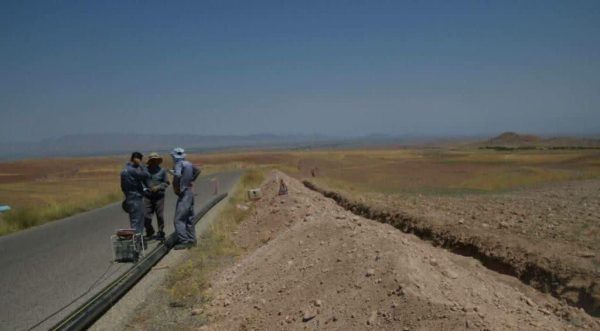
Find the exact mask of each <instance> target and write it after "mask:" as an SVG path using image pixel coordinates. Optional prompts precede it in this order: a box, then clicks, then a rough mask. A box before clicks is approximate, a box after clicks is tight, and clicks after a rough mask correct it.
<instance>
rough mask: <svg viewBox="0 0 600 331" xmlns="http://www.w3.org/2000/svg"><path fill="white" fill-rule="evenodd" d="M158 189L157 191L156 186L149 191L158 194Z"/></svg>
mask: <svg viewBox="0 0 600 331" xmlns="http://www.w3.org/2000/svg"><path fill="white" fill-rule="evenodd" d="M158 189H159V187H158V186H153V187H152V188H151V189H150V191H152V192H155V193H156V192H158Z"/></svg>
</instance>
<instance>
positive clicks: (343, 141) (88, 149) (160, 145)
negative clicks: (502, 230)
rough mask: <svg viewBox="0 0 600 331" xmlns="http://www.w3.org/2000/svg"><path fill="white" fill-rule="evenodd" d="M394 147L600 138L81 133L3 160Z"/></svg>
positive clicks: (4, 149) (23, 148)
mask: <svg viewBox="0 0 600 331" xmlns="http://www.w3.org/2000/svg"><path fill="white" fill-rule="evenodd" d="M385 145H388V146H393V145H413V146H415V145H417V146H425V147H432V146H456V145H461V146H465V147H468V146H471V147H479V148H496V147H506V148H529V147H565V148H566V147H585V148H600V139H597V138H595V137H594V138H576V137H556V138H542V137H538V136H534V135H521V134H517V133H514V132H505V133H503V134H501V135H499V136H497V137H494V138H492V139H489V140H483V138H482V137H481V136H479V137H477V136H463V137H432V136H430V137H424V136H418V135H410V134H406V135H385V134H371V135H366V136H361V137H345V138H340V137H331V136H325V135H276V134H255V135H193V134H184V135H173V134H171V135H154V134H153V135H150V134H78V135H67V136H63V137H60V138H55V139H46V140H41V141H37V142H21V143H0V160H10V159H23V158H38V157H64V156H94V155H115V154H128V153H131V152H132V151H141V152H150V151H157V152H165V151H169V150H171V149H172V148H173V147H175V146H181V147H183V148H185V149H186V150H188V151H190V152H208V151H218V150H227V149H284V148H285V149H308V148H325V147H350V146H352V147H365V148H366V147H370V146H385Z"/></svg>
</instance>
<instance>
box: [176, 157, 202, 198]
mask: <svg viewBox="0 0 600 331" xmlns="http://www.w3.org/2000/svg"><path fill="white" fill-rule="evenodd" d="M197 171H199V170H197ZM173 172H174V178H173V188H174V189H175V190H177V189H179V192H180V194H181V193H183V192H185V191H186V190H188V189H191V188H192V184H193V182H194V165H193V164H192V163H191V162H189V161H187V160H185V159H180V160H177V162H176V163H175V169H174V171H173Z"/></svg>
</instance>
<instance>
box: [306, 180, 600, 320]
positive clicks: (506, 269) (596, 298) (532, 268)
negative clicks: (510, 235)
mask: <svg viewBox="0 0 600 331" xmlns="http://www.w3.org/2000/svg"><path fill="white" fill-rule="evenodd" d="M303 183H304V185H305V186H306V187H307V188H309V189H311V190H313V191H316V192H319V193H321V194H323V195H324V196H325V197H328V198H331V199H333V200H334V201H335V202H336V203H337V204H338V205H340V206H342V207H343V208H345V209H347V210H349V211H351V212H352V213H354V214H356V215H359V216H362V217H365V218H368V219H372V220H376V221H379V222H381V223H386V224H390V225H392V226H394V227H395V228H397V229H399V230H401V231H403V232H406V233H412V234H415V235H417V236H418V237H420V238H421V239H424V240H427V241H430V242H432V243H433V244H434V245H435V246H440V247H443V248H446V249H448V250H450V251H452V252H454V253H457V254H460V255H463V256H470V257H474V258H476V259H478V260H479V261H481V262H482V264H483V265H485V266H486V267H487V268H489V269H491V270H494V271H496V272H500V273H502V274H506V275H511V276H514V277H516V278H518V279H520V280H521V281H522V282H523V283H525V284H527V285H530V286H532V287H534V288H536V289H538V290H540V291H542V292H544V293H550V294H551V295H552V296H554V297H556V298H558V299H563V300H565V301H566V302H567V303H568V304H570V305H572V306H575V307H580V308H583V309H584V310H585V311H586V312H587V313H588V314H590V315H592V316H595V317H600V284H599V283H598V280H597V279H596V277H595V276H594V275H593V274H589V273H587V272H586V271H583V270H571V269H570V268H569V267H568V266H566V267H562V268H557V267H556V265H553V264H552V263H549V264H547V265H543V264H544V263H543V261H544V259H539V258H532V257H531V256H529V255H528V254H527V252H526V251H523V250H519V249H515V248H514V247H508V246H505V247H501V246H498V245H497V242H495V243H493V244H492V243H490V242H487V241H486V240H485V238H480V237H477V236H469V235H465V234H464V233H461V232H453V231H452V230H451V229H450V230H449V229H448V228H447V227H445V228H439V227H435V226H432V225H431V224H430V223H429V222H427V221H426V220H424V219H421V218H419V217H414V216H412V215H409V214H407V213H404V212H402V211H388V210H382V209H379V208H375V207H372V206H369V205H366V204H364V203H361V202H356V201H353V200H351V199H348V198H347V197H345V196H344V195H342V194H340V193H337V192H334V191H329V190H326V189H323V188H320V187H318V186H316V185H315V184H313V183H311V182H309V181H304V182H303Z"/></svg>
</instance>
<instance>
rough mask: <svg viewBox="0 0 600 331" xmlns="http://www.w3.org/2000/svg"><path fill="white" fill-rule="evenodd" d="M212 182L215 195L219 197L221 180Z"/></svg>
mask: <svg viewBox="0 0 600 331" xmlns="http://www.w3.org/2000/svg"><path fill="white" fill-rule="evenodd" d="M210 181H211V182H212V187H213V195H218V194H219V179H218V178H213V179H211V180H210Z"/></svg>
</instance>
